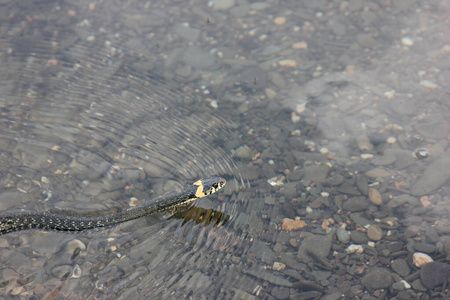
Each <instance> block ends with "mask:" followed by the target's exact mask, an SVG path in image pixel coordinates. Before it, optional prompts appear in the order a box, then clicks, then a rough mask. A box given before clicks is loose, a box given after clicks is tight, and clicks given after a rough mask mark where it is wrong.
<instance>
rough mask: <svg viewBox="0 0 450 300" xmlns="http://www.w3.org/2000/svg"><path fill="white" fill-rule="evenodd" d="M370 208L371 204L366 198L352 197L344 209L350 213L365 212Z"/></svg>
mask: <svg viewBox="0 0 450 300" xmlns="http://www.w3.org/2000/svg"><path fill="white" fill-rule="evenodd" d="M368 207H369V202H368V201H367V200H366V198H365V197H352V198H350V199H348V200H347V201H345V202H344V205H343V206H342V208H343V209H345V210H348V211H352V212H355V211H363V210H366V209H367V208H368Z"/></svg>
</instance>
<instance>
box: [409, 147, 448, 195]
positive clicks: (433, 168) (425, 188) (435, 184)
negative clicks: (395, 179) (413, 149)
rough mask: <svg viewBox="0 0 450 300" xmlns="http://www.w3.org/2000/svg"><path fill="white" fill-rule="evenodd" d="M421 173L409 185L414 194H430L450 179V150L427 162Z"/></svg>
mask: <svg viewBox="0 0 450 300" xmlns="http://www.w3.org/2000/svg"><path fill="white" fill-rule="evenodd" d="M422 174H423V175H422V176H420V177H419V179H418V180H417V181H416V182H415V183H414V184H413V185H412V187H411V193H412V194H413V195H415V196H423V195H426V194H430V193H431V192H432V191H434V190H436V189H438V188H440V187H441V186H443V185H444V184H445V183H446V182H448V180H450V151H447V152H446V153H444V154H443V155H442V156H441V157H440V158H438V159H436V160H435V161H434V162H432V163H431V164H429V165H428V167H427V168H426V169H425V171H424V172H423V173H422Z"/></svg>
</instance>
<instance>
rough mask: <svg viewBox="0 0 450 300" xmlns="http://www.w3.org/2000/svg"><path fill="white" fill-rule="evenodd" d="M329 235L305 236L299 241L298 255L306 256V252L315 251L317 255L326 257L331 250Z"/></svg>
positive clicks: (307, 255)
mask: <svg viewBox="0 0 450 300" xmlns="http://www.w3.org/2000/svg"><path fill="white" fill-rule="evenodd" d="M331 242H332V238H331V235H328V236H327V235H311V236H307V237H305V239H304V240H303V243H301V245H300V248H299V251H298V255H299V256H300V257H303V258H304V257H305V256H306V257H308V258H309V254H308V253H311V252H312V253H315V254H317V256H319V257H327V256H328V254H330V250H331Z"/></svg>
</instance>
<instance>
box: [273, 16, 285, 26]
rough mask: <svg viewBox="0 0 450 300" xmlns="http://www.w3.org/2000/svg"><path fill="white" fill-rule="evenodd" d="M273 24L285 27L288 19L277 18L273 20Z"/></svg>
mask: <svg viewBox="0 0 450 300" xmlns="http://www.w3.org/2000/svg"><path fill="white" fill-rule="evenodd" d="M273 23H275V25H278V26H280V25H284V24H286V18H285V17H276V18H275V19H273Z"/></svg>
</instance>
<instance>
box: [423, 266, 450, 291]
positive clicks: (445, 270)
mask: <svg viewBox="0 0 450 300" xmlns="http://www.w3.org/2000/svg"><path fill="white" fill-rule="evenodd" d="M449 277H450V264H448V263H443V262H431V263H429V264H427V265H425V266H423V267H422V269H420V280H421V281H422V283H423V285H424V286H425V287H427V288H429V289H432V288H434V287H437V286H440V285H443V284H445V283H446V282H447V280H448V279H449Z"/></svg>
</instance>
